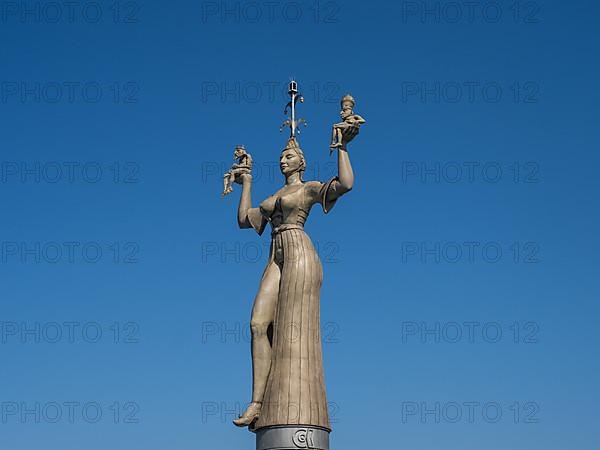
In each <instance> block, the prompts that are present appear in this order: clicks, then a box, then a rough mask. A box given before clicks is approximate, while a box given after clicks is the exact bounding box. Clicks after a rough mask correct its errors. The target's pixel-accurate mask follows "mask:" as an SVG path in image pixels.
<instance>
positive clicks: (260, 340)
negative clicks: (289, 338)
mask: <svg viewBox="0 0 600 450" xmlns="http://www.w3.org/2000/svg"><path fill="white" fill-rule="evenodd" d="M280 279H281V270H280V268H279V266H278V265H277V264H276V263H275V262H272V261H271V262H269V265H268V266H267V268H266V269H265V271H264V273H263V277H262V280H261V282H260V287H259V288H258V294H257V295H256V299H255V300H254V307H253V308H252V318H251V319H250V328H251V330H252V403H251V404H250V406H248V408H247V409H246V411H245V412H244V414H242V415H241V416H240V418H239V419H236V420H234V421H233V423H234V424H236V425H238V426H242V427H243V426H248V425H250V424H251V423H252V422H253V421H254V420H255V419H256V418H257V417H258V415H259V414H260V408H261V406H262V400H263V397H264V395H265V389H266V387H267V380H268V378H269V372H270V370H271V352H272V348H271V341H270V339H269V334H268V332H267V331H268V329H269V326H271V325H272V323H273V321H274V320H275V308H276V306H277V297H278V296H279V280H280Z"/></svg>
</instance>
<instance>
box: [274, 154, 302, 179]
mask: <svg viewBox="0 0 600 450" xmlns="http://www.w3.org/2000/svg"><path fill="white" fill-rule="evenodd" d="M301 167H302V158H300V155H298V153H296V152H295V151H294V150H284V151H283V152H281V157H280V158H279V168H280V169H281V173H282V174H284V175H289V174H292V173H294V172H297V171H299V170H300V168H301Z"/></svg>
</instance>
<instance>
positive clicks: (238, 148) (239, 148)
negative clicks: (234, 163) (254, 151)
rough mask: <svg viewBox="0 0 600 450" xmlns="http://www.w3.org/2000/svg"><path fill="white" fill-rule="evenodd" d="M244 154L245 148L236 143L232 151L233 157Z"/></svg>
mask: <svg viewBox="0 0 600 450" xmlns="http://www.w3.org/2000/svg"><path fill="white" fill-rule="evenodd" d="M245 154H246V148H245V147H244V146H243V145H237V146H236V147H235V150H234V151H233V157H234V158H235V159H237V158H239V157H240V156H243V155H245Z"/></svg>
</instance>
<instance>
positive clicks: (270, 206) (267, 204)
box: [259, 195, 277, 219]
mask: <svg viewBox="0 0 600 450" xmlns="http://www.w3.org/2000/svg"><path fill="white" fill-rule="evenodd" d="M276 202H277V197H276V196H274V195H272V196H270V197H268V198H266V199H265V200H264V201H263V202H262V203H261V204H260V206H259V208H260V212H261V213H262V215H263V216H265V217H266V218H268V219H269V218H271V216H272V215H273V213H274V212H275V203H276Z"/></svg>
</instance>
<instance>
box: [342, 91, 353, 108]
mask: <svg viewBox="0 0 600 450" xmlns="http://www.w3.org/2000/svg"><path fill="white" fill-rule="evenodd" d="M340 105H341V107H342V111H344V110H347V109H349V110H352V109H354V105H355V102H354V97H352V96H351V95H350V94H347V95H344V96H343V97H342V101H341V102H340Z"/></svg>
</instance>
